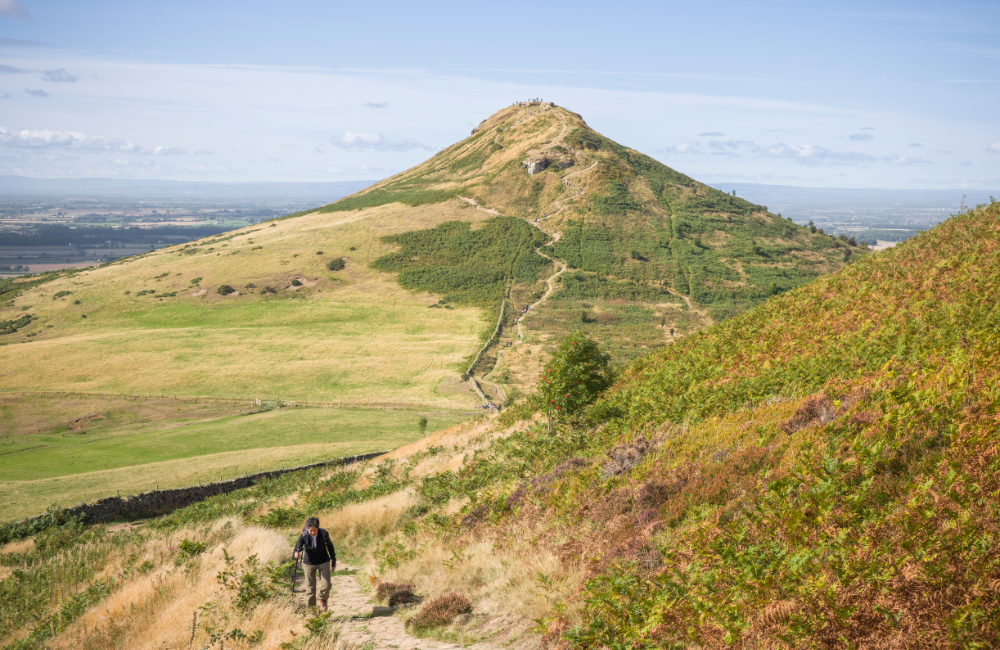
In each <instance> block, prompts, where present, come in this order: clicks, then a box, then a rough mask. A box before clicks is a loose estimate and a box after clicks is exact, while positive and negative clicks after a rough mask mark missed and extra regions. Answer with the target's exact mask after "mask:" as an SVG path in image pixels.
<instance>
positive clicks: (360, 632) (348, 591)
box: [295, 562, 509, 650]
mask: <svg viewBox="0 0 1000 650" xmlns="http://www.w3.org/2000/svg"><path fill="white" fill-rule="evenodd" d="M337 571H338V572H340V571H345V573H339V574H338V575H332V576H330V582H331V583H332V586H331V589H330V600H329V601H328V604H329V608H330V613H331V614H332V617H331V618H334V619H336V620H337V621H338V622H339V623H340V625H341V629H342V631H343V632H342V633H343V637H342V638H345V639H347V640H349V641H352V642H355V643H357V644H358V645H364V644H374V645H370V646H369V647H370V648H373V649H374V650H382V649H383V648H384V649H386V650H388V649H390V648H392V649H394V650H451V649H454V648H472V649H473V650H501V648H502V647H509V645H507V642H508V641H509V639H505V643H504V646H500V645H495V644H492V643H490V642H489V641H488V640H487V641H482V642H479V643H474V644H471V645H463V644H459V643H447V642H444V641H437V640H435V639H418V638H417V637H415V636H411V635H410V634H409V633H407V631H406V628H405V626H404V625H403V619H402V617H400V616H399V614H398V613H397V614H394V615H392V616H385V615H380V616H372V610H373V609H374V608H375V607H376V605H374V604H373V603H372V602H371V593H370V592H367V591H362V590H361V587H360V586H359V584H358V580H359V579H361V580H364V579H365V577H364V574H363V573H362V569H361V568H360V567H356V566H353V565H348V564H345V563H343V562H338V563H337ZM348 572H349V573H348ZM305 590H306V581H305V576H303V575H301V573H300V575H299V579H298V581H297V582H296V585H295V595H296V597H297V599H298V600H299V601H300V602H301V603H302V605H303V607H305V605H306V604H307V600H308V595H307V594H306V593H305ZM380 613H381V612H380ZM498 632H502V630H498Z"/></svg>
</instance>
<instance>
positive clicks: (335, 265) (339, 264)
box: [326, 257, 347, 271]
mask: <svg viewBox="0 0 1000 650" xmlns="http://www.w3.org/2000/svg"><path fill="white" fill-rule="evenodd" d="M345 266H347V264H346V263H345V262H344V258H343V257H335V258H334V259H332V260H330V261H329V262H327V263H326V268H328V269H330V270H331V271H342V270H344V267H345Z"/></svg>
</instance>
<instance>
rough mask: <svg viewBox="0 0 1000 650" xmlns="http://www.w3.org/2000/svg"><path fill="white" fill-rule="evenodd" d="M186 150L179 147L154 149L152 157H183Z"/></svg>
mask: <svg viewBox="0 0 1000 650" xmlns="http://www.w3.org/2000/svg"><path fill="white" fill-rule="evenodd" d="M185 154H187V150H185V149H182V148H181V147H156V148H155V149H153V155H154V156H183V155H185Z"/></svg>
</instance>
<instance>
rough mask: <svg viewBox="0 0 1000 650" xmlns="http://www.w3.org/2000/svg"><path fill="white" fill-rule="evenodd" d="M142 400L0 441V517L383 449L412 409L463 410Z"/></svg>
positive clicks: (440, 420)
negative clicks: (74, 423)
mask: <svg viewBox="0 0 1000 650" xmlns="http://www.w3.org/2000/svg"><path fill="white" fill-rule="evenodd" d="M45 401H49V400H38V402H45ZM70 402H72V400H70ZM36 404H37V402H36ZM61 405H62V406H65V404H61ZM142 405H143V407H145V409H146V412H145V413H136V412H135V409H128V408H124V407H120V410H118V411H115V410H113V409H114V408H115V405H114V404H108V405H107V406H111V409H102V411H101V413H100V415H102V416H105V417H102V418H100V419H96V420H84V425H83V426H84V428H83V429H75V430H74V429H68V428H67V427H66V426H64V425H60V426H55V427H50V428H48V429H47V430H43V431H39V432H36V433H32V434H29V435H24V433H23V432H19V434H18V435H5V436H4V437H3V438H2V439H0V503H2V504H3V505H2V506H0V520H10V519H14V518H17V517H22V516H25V515H30V514H36V513H38V512H42V511H44V510H45V508H46V507H47V506H49V505H51V504H53V503H55V504H58V505H60V506H68V505H72V504H74V503H77V502H80V501H91V500H93V499H97V498H101V497H105V496H109V495H113V494H114V493H115V490H118V491H120V492H121V493H122V494H126V493H135V492H141V491H145V490H150V489H154V488H155V487H157V486H159V487H161V488H167V487H181V486H186V485H194V484H196V483H197V482H198V481H201V482H203V483H205V482H210V481H217V480H219V478H220V476H221V477H224V478H230V477H232V476H236V475H239V474H243V473H246V472H250V473H252V472H256V471H259V470H261V469H277V468H280V467H282V466H285V467H289V466H295V465H302V464H307V463H310V462H317V461H321V460H327V459H331V458H338V457H341V456H347V455H354V454H362V453H367V452H371V451H381V450H388V449H392V448H395V447H398V446H400V445H402V444H406V443H409V442H412V441H414V440H416V439H417V438H419V437H420V435H421V433H420V429H419V428H418V419H419V418H420V417H421V416H424V417H426V418H427V419H428V431H433V430H436V429H441V428H444V427H447V426H450V425H452V424H455V423H456V422H460V421H462V420H464V419H467V418H468V414H466V413H462V412H447V411H442V412H440V413H437V412H435V411H434V410H429V411H426V412H418V411H380V410H364V409H336V408H329V409H318V408H286V409H278V410H268V411H264V412H258V413H238V412H235V409H234V407H227V408H228V412H226V411H225V410H223V409H219V408H218V407H211V406H208V407H200V408H199V407H192V408H191V409H188V410H187V411H186V412H184V413H183V414H182V415H181V416H180V417H178V416H177V415H176V413H174V414H171V415H169V416H167V415H164V414H165V413H166V410H165V409H167V408H168V407H170V406H172V405H171V404H168V403H167V402H166V401H163V402H161V403H160V405H161V406H162V407H163V409H161V411H162V413H158V412H156V409H155V408H154V407H155V406H156V404H153V405H150V406H147V405H146V404H145V403H143V404H142ZM38 406H39V407H40V408H44V407H45V405H44V404H41V405H38ZM49 406H50V407H52V408H57V407H58V406H60V405H59V404H56V405H49ZM87 406H88V407H92V406H93V403H89V404H88V405H87ZM126 406H128V404H126ZM175 408H176V407H175ZM0 412H2V409H0Z"/></svg>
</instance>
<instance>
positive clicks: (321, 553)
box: [293, 517, 337, 612]
mask: <svg viewBox="0 0 1000 650" xmlns="http://www.w3.org/2000/svg"><path fill="white" fill-rule="evenodd" d="M303 551H304V552H305V558H304V559H303V560H302V563H303V569H304V571H305V574H306V592H307V593H308V594H309V607H315V606H316V576H317V574H319V605H320V608H321V609H322V610H323V611H324V612H325V611H327V604H326V601H327V599H328V598H329V597H330V567H331V565H332V566H333V570H334V571H336V570H337V551H336V550H334V548H333V542H331V541H330V533H328V532H326V529H325V528H320V527H319V519H317V518H316V517H309V518H308V519H306V525H305V528H303V529H302V534H301V535H299V539H298V541H297V542H295V554H294V556H293V557H294V558H295V559H296V560H297V559H299V556H300V555H302V553H303Z"/></svg>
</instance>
